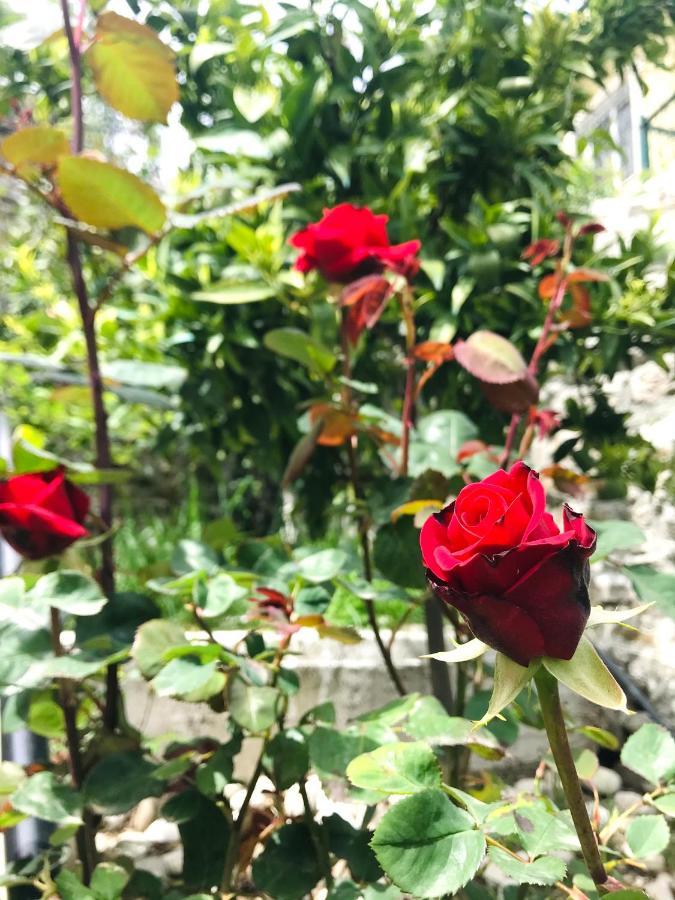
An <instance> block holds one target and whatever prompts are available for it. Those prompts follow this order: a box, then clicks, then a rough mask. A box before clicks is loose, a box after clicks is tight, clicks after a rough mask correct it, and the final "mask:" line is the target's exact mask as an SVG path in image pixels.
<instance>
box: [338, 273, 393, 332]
mask: <svg viewBox="0 0 675 900" xmlns="http://www.w3.org/2000/svg"><path fill="white" fill-rule="evenodd" d="M391 294H392V287H391V284H390V283H389V281H387V279H386V278H384V277H383V276H382V275H366V276H365V277H364V278H359V279H357V280H356V281H352V282H351V284H348V285H347V286H346V287H345V288H344V290H343V291H342V293H341V294H340V306H343V307H345V308H346V309H347V312H346V327H347V337H348V338H349V342H350V343H351V344H356V342H357V341H358V339H359V336H360V335H361V332H362V331H363V330H364V328H369V329H370V328H373V327H374V326H375V325H376V324H377V322H378V320H379V318H380V316H381V315H382V313H383V312H384V309H385V307H386V305H387V303H388V301H389V298H390V297H391Z"/></svg>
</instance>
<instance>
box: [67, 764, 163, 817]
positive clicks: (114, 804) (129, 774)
mask: <svg viewBox="0 0 675 900" xmlns="http://www.w3.org/2000/svg"><path fill="white" fill-rule="evenodd" d="M155 770H156V766H155V765H153V763H151V762H150V761H149V760H147V759H145V758H144V757H143V755H142V754H141V753H136V752H133V751H128V752H126V753H111V754H110V755H109V756H106V757H104V758H103V759H102V760H101V761H100V762H99V763H97V764H96V765H95V766H94V768H93V769H92V770H91V771H90V772H89V774H88V775H87V777H86V779H85V782H84V785H83V788H82V791H83V793H84V798H85V801H86V803H87V805H88V806H91V807H92V808H93V809H94V810H96V812H99V813H102V814H104V815H116V814H117V813H124V812H128V810H130V809H132V808H133V807H134V806H136V804H137V803H140V801H141V800H143V799H145V797H161V795H162V793H163V791H164V784H163V782H162V781H160V780H159V779H157V778H155V777H153V776H154V774H155Z"/></svg>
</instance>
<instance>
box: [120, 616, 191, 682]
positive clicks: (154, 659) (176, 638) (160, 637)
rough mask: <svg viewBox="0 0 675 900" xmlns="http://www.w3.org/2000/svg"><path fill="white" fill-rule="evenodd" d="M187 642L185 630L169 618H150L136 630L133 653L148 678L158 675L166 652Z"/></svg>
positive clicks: (137, 663)
mask: <svg viewBox="0 0 675 900" xmlns="http://www.w3.org/2000/svg"><path fill="white" fill-rule="evenodd" d="M184 643H185V631H184V630H183V628H182V627H181V626H180V625H178V624H177V623H176V622H171V621H169V620H168V619H150V620H149V621H148V622H144V623H143V624H142V625H141V626H140V628H139V629H138V631H137V632H136V638H135V640H134V644H133V647H132V648H131V655H132V657H133V659H134V661H135V662H136V665H137V666H138V668H139V669H140V670H141V672H142V674H143V675H145V677H146V678H152V677H153V676H154V675H156V674H157V673H158V672H159V670H160V669H161V668H162V666H163V665H164V663H165V661H166V660H165V654H166V653H167V651H169V650H172V649H173V648H174V647H177V646H181V645H182V644H184Z"/></svg>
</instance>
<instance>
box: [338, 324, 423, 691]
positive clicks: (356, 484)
mask: <svg viewBox="0 0 675 900" xmlns="http://www.w3.org/2000/svg"><path fill="white" fill-rule="evenodd" d="M340 346H341V349H342V374H343V376H344V378H345V379H349V378H351V371H352V370H351V357H350V353H349V337H348V335H347V317H346V315H345V311H344V309H343V310H342V311H341V319H340ZM342 403H343V405H344V407H345V409H351V406H352V392H351V388H350V387H349V385H348V384H343V385H342ZM356 447H357V441H356V435H353V436H352V437H349V438H347V459H348V462H349V482H350V484H351V488H352V493H353V494H354V501H355V504H356V516H357V528H358V532H359V541H360V543H361V557H362V559H363V577H364V578H365V579H366V581H372V580H373V564H372V561H371V556H370V538H369V536H368V514H367V512H366V511H365V507H364V501H365V497H364V495H363V490H362V488H361V479H360V478H359V464H358V459H357V456H356ZM363 602H364V604H365V607H366V614H367V616H368V623H369V625H370V627H371V629H372V632H373V637H374V638H375V643H376V644H377V647H378V649H379V651H380V655H381V656H382V661H383V662H384V665H385V668H386V670H387V672H388V674H389V678H390V679H391V682H392V684H393V685H394V687H395V688H396V692H397V693H398V694H399V695H400V696H401V697H404V696H405V695H406V693H407V691H406V689H405V685H404V684H403V682H402V681H401V676H400V675H399V674H398V672H397V670H396V666H395V665H394V661H393V659H392V657H391V653H390V649H389V648H388V647H387V645H386V644H385V642H384V640H383V639H382V634H381V632H380V626H379V624H378V621H377V613H376V612H375V603H374V602H373V600H372V599H371V598H369V597H367V598H364V601H363Z"/></svg>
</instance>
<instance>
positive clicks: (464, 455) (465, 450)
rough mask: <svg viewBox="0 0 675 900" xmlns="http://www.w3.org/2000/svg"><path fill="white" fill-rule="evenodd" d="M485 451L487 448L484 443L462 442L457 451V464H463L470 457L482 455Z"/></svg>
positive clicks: (474, 441)
mask: <svg viewBox="0 0 675 900" xmlns="http://www.w3.org/2000/svg"><path fill="white" fill-rule="evenodd" d="M486 450H489V447H488V445H487V444H486V443H485V442H484V441H476V440H473V441H464V443H463V444H462V446H461V447H460V448H459V450H458V451H457V462H458V463H461V462H464V461H465V460H467V459H470V458H471V457H472V456H475V455H476V453H484V452H485V451H486Z"/></svg>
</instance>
